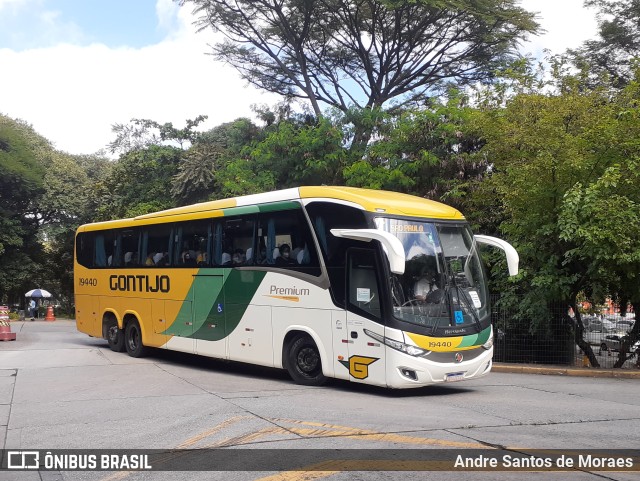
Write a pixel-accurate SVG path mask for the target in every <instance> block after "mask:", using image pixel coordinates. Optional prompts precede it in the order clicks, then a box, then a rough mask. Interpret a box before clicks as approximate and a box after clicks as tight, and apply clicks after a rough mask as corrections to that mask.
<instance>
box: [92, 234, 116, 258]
mask: <svg viewBox="0 0 640 481" xmlns="http://www.w3.org/2000/svg"><path fill="white" fill-rule="evenodd" d="M115 245H116V238H115V233H114V232H113V231H104V232H100V233H99V234H96V236H95V249H94V253H95V256H94V259H93V265H94V267H111V266H112V264H113V256H114V254H115Z"/></svg>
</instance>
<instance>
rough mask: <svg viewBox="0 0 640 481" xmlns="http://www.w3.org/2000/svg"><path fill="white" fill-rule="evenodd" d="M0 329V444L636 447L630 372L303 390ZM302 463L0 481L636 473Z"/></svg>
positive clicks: (264, 373) (283, 381) (50, 330)
mask: <svg viewBox="0 0 640 481" xmlns="http://www.w3.org/2000/svg"><path fill="white" fill-rule="evenodd" d="M13 330H14V332H17V337H18V339H17V340H16V341H12V342H1V343H0V446H1V447H3V448H4V449H23V450H28V449H116V450H118V449H172V448H180V449H200V448H219V447H227V448H229V447H236V448H237V447H240V448H242V449H247V448H250V449H273V450H274V451H273V453H274V454H273V456H274V458H278V456H282V457H286V456H291V452H290V451H286V450H288V449H319V450H323V451H318V452H319V453H323V452H324V453H326V452H329V451H327V450H333V449H363V450H371V449H375V450H378V449H392V450H395V453H397V454H399V455H400V457H402V456H401V455H402V452H403V451H405V450H406V451H407V453H409V452H410V451H409V450H416V449H422V450H424V449H449V450H458V451H460V452H461V453H466V451H464V450H465V449H483V450H487V452H489V453H490V452H491V450H494V449H495V448H500V447H502V448H505V449H507V450H510V451H513V452H518V451H523V450H529V449H559V450H581V449H625V448H633V449H638V447H640V396H639V394H640V380H639V379H618V378H598V379H594V378H589V377H573V376H569V377H566V376H553V375H545V376H542V375H531V374H512V373H492V374H491V375H490V376H489V377H486V378H484V379H481V380H477V381H470V382H465V383H457V384H451V385H447V386H436V387H430V388H424V389H420V390H413V391H389V390H384V389H378V388H371V387H366V386H360V385H354V384H350V383H348V382H342V381H340V382H332V383H330V384H329V385H327V386H323V387H320V388H312V387H302V386H298V385H296V384H294V383H293V382H292V381H291V380H290V379H289V377H288V376H287V375H286V373H284V372H282V371H279V370H272V369H264V368H258V367H252V366H248V365H242V364H236V363H226V362H221V361H216V360H212V359H206V358H199V357H196V356H191V355H185V354H180V353H172V352H165V351H154V352H153V353H152V355H150V356H149V357H147V358H144V359H133V358H131V357H129V356H127V355H126V354H119V353H114V352H112V351H110V350H109V348H108V347H107V345H106V342H105V341H103V340H101V339H93V338H90V337H88V336H86V335H84V334H80V333H78V332H76V330H75V324H74V323H72V322H70V321H60V320H58V321H56V322H51V323H46V322H44V321H35V322H25V323H13ZM256 452H257V451H256ZM367 452H368V453H370V452H369V451H367ZM362 453H363V454H364V453H365V451H363V452H362ZM311 461H313V460H311ZM319 461H320V460H319ZM305 462H309V460H308V459H305ZM313 464H314V463H313V462H312V463H311V464H308V465H304V466H301V467H300V471H288V472H282V473H278V472H273V471H230V472H219V471H213V472H202V471H191V472H187V471H185V472H182V471H181V472H127V471H116V472H113V471H103V472H73V471H64V470H60V471H41V472H35V471H34V472H10V471H0V480H1V481H5V480H6V481H13V480H16V481H35V480H84V479H91V480H103V481H116V480H121V479H123V480H124V479H126V480H127V481H138V480H146V479H153V480H155V479H158V480H159V479H171V480H181V479H185V480H188V479H189V480H190V479H202V480H218V479H220V480H223V479H224V480H262V481H265V480H268V481H277V480H279V481H299V480H300V481H301V480H305V481H309V480H315V479H326V480H328V481H337V480H340V481H342V480H347V479H349V480H378V479H397V480H403V481H406V480H413V479H415V480H418V479H420V480H431V479H451V480H456V481H461V480H472V479H473V480H484V479H487V480H494V479H527V480H528V479H562V480H600V479H614V480H632V479H633V480H637V479H639V475H638V472H635V473H624V472H589V470H588V469H581V470H573V471H570V472H563V473H548V472H546V473H545V472H524V473H513V472H495V471H490V472H474V471H470V472H465V471H459V472H438V471H426V472H417V471H410V470H409V471H376V469H379V467H380V465H376V464H375V463H369V464H359V465H358V464H357V463H356V464H352V465H351V469H354V466H356V467H357V468H355V469H359V467H367V469H368V470H367V471H348V469H349V465H348V463H347V464H339V465H331V464H329V465H326V468H324V469H321V470H317V469H318V468H317V466H316V467H315V468H314V467H312V466H313ZM305 466H306V467H307V468H309V469H316V470H312V471H307V470H306V469H305ZM407 466H408V467H407ZM410 467H411V465H410V464H407V465H405V466H404V467H403V468H401V469H410ZM386 469H388V468H386Z"/></svg>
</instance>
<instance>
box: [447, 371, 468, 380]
mask: <svg viewBox="0 0 640 481" xmlns="http://www.w3.org/2000/svg"><path fill="white" fill-rule="evenodd" d="M444 380H445V382H455V381H463V380H464V372H450V373H449V374H447V375H446V376H445V377H444Z"/></svg>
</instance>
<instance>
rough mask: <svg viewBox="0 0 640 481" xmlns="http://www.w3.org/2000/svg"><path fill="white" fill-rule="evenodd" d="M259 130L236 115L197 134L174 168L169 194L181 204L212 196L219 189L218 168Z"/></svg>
mask: <svg viewBox="0 0 640 481" xmlns="http://www.w3.org/2000/svg"><path fill="white" fill-rule="evenodd" d="M260 133H261V131H260V129H259V128H258V127H257V126H256V125H255V124H253V122H251V120H249V119H246V118H239V119H236V120H235V121H233V122H227V123H224V124H221V125H218V126H217V127H214V128H213V129H211V130H209V131H207V132H202V133H201V134H199V136H198V138H197V140H196V141H195V143H194V145H192V146H191V148H189V150H188V151H187V152H186V153H185V155H184V158H183V160H182V162H181V163H180V165H179V167H178V173H177V174H176V175H175V177H174V178H173V182H172V185H171V195H172V196H173V197H174V198H175V199H176V200H177V201H178V202H179V203H181V204H189V203H194V202H199V201H204V200H207V199H210V198H212V197H215V196H216V194H217V193H218V192H217V189H219V188H220V182H219V180H218V177H220V175H222V174H221V171H223V170H224V169H225V167H226V166H227V164H228V163H229V162H231V161H232V160H234V159H237V157H238V156H239V155H240V152H241V150H242V149H243V148H245V147H246V146H248V145H249V144H251V143H252V142H253V141H254V140H256V139H257V138H258V136H259V135H260Z"/></svg>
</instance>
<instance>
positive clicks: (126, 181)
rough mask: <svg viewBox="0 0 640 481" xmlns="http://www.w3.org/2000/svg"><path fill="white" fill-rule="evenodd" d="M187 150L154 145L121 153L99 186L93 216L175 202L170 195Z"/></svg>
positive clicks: (103, 217)
mask: <svg viewBox="0 0 640 481" xmlns="http://www.w3.org/2000/svg"><path fill="white" fill-rule="evenodd" d="M183 155H184V152H183V151H182V150H181V149H179V148H177V147H169V146H159V145H151V146H149V147H147V148H144V149H136V150H132V151H130V152H128V153H126V154H124V155H122V156H121V157H120V158H119V159H118V161H117V162H116V163H115V165H114V166H113V168H112V169H110V172H109V174H108V176H107V177H106V178H105V179H104V180H103V181H102V182H100V183H99V184H98V185H97V186H96V192H95V196H96V201H95V202H96V204H97V205H98V206H99V207H98V210H97V212H96V213H95V219H94V220H110V219H118V218H125V217H135V216H136V215H141V214H147V213H149V212H154V211H157V210H163V209H169V208H172V207H175V206H176V203H175V201H174V199H173V198H172V197H171V196H170V195H168V194H169V192H170V190H171V185H172V181H173V178H174V176H175V175H176V174H177V173H178V165H179V164H180V162H181V160H182V156H183Z"/></svg>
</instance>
